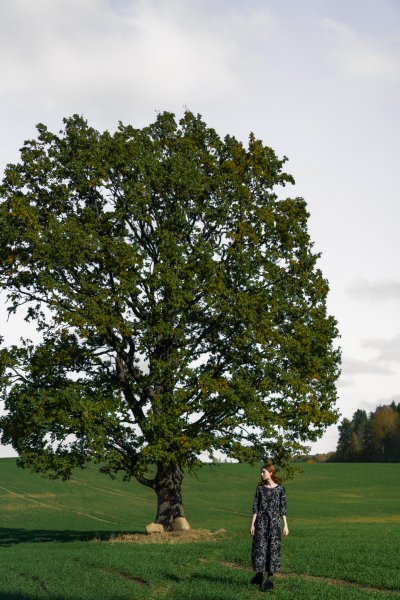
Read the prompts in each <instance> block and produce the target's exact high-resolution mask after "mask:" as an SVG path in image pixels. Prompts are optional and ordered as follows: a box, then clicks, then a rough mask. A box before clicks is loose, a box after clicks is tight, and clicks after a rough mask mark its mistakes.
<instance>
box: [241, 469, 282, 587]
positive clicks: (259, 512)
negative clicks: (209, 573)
mask: <svg viewBox="0 0 400 600" xmlns="http://www.w3.org/2000/svg"><path fill="white" fill-rule="evenodd" d="M281 517H282V520H283V535H285V536H286V535H288V534H289V529H288V524H287V519H286V496H285V488H284V487H283V486H282V485H281V484H280V481H279V479H278V476H277V474H276V471H275V467H274V465H272V464H269V465H264V466H263V467H262V469H261V482H260V483H259V484H258V486H257V489H256V495H255V498H254V503H253V519H252V521H251V527H250V533H251V535H252V536H253V547H252V553H251V558H252V563H253V569H254V571H255V572H256V574H255V576H254V577H253V579H252V580H251V582H252V583H255V584H259V585H260V586H261V589H262V590H263V592H265V591H267V590H269V589H272V588H273V587H274V584H273V582H272V575H273V574H274V573H276V572H277V571H279V569H280V566H281ZM264 571H265V572H266V574H267V579H266V580H265V581H263V572H264Z"/></svg>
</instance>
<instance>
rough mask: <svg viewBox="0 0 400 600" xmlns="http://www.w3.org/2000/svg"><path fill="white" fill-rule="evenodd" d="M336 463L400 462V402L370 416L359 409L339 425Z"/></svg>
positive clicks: (334, 459)
mask: <svg viewBox="0 0 400 600" xmlns="http://www.w3.org/2000/svg"><path fill="white" fill-rule="evenodd" d="M328 460H330V461H336V462H400V402H399V403H398V404H396V403H395V402H394V401H393V402H392V403H391V404H390V405H383V406H378V407H377V408H376V409H375V411H372V412H370V413H369V414H367V413H366V411H365V410H361V409H358V410H356V412H355V413H354V414H353V417H352V419H351V420H350V419H343V420H342V422H341V424H340V425H339V440H338V444H337V448H336V453H335V454H334V456H332V457H330V458H329V459H328Z"/></svg>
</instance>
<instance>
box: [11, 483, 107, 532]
mask: <svg viewBox="0 0 400 600" xmlns="http://www.w3.org/2000/svg"><path fill="white" fill-rule="evenodd" d="M1 483H4V482H1ZM0 490H4V491H5V492H7V493H8V494H11V495H12V496H15V497H16V498H19V499H20V500H24V501H25V502H33V503H34V504H38V505H39V506H42V507H44V508H51V509H52V510H59V511H62V512H71V513H73V514H74V515H78V516H81V517H88V518H89V519H94V520H95V521H102V522H103V523H111V524H112V525H118V522H117V521H110V520H109V519H102V518H101V517H96V516H95V515H91V514H89V513H85V512H82V511H78V510H75V509H73V508H69V507H68V506H65V505H64V504H61V503H60V502H56V501H55V500H47V501H43V500H35V498H34V497H33V494H29V493H28V492H15V491H13V490H10V489H9V488H7V487H4V486H3V485H0Z"/></svg>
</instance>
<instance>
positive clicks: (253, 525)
mask: <svg viewBox="0 0 400 600" xmlns="http://www.w3.org/2000/svg"><path fill="white" fill-rule="evenodd" d="M256 519H257V513H254V514H253V518H252V520H251V526H250V533H251V535H254V534H255V532H256Z"/></svg>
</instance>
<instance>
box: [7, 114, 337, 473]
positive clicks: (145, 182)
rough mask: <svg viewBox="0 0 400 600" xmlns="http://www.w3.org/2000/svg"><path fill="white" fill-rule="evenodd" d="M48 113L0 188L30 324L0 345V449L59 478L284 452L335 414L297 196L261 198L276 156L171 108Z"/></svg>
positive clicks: (315, 281)
mask: <svg viewBox="0 0 400 600" xmlns="http://www.w3.org/2000/svg"><path fill="white" fill-rule="evenodd" d="M64 125H65V127H64V129H63V131H61V132H60V134H59V135H56V134H54V133H51V132H50V131H48V129H47V128H46V127H45V126H44V125H39V126H38V137H37V139H34V140H30V141H27V142H25V144H24V146H23V148H22V151H21V161H20V162H19V163H18V164H15V165H8V167H7V169H6V173H5V178H4V181H3V184H2V186H1V189H0V192H1V197H2V202H1V205H0V285H1V287H2V288H3V290H5V291H6V293H7V296H8V299H9V306H10V310H11V312H13V311H17V310H23V309H24V308H25V311H26V319H27V320H28V321H33V322H35V323H36V324H37V328H38V330H39V332H40V333H41V336H42V340H41V341H40V342H39V343H35V344H34V343H32V342H30V341H27V340H25V341H23V342H21V344H20V345H19V346H13V347H12V348H8V349H3V350H2V353H1V362H0V364H1V373H2V382H3V387H4V389H6V392H7V397H6V401H5V405H6V410H7V413H6V416H4V417H2V418H1V420H0V427H1V429H2V441H3V443H12V444H13V446H14V448H15V449H16V450H17V451H18V453H19V456H20V458H19V464H20V465H22V466H24V467H29V468H32V469H35V470H37V471H40V472H43V473H46V474H48V475H50V476H54V477H62V478H68V477H70V475H71V469H72V468H73V467H75V466H80V467H83V466H85V465H86V464H87V463H88V461H93V460H94V461H96V462H98V463H101V465H102V469H103V471H105V472H107V473H109V474H111V475H112V474H114V473H116V472H118V471H123V472H124V473H125V475H126V477H127V478H130V477H132V476H134V477H137V478H138V479H139V480H140V481H142V482H144V483H149V482H150V480H149V479H145V476H146V474H147V471H148V469H149V468H150V467H151V465H154V464H156V465H158V466H159V465H165V464H168V465H177V466H178V467H179V468H182V467H185V466H188V467H189V468H194V467H195V466H196V465H198V464H199V461H198V456H199V454H200V453H201V452H204V451H205V452H215V451H217V450H219V451H223V452H224V453H226V455H228V456H230V457H233V458H237V459H239V460H240V461H248V462H254V461H257V460H259V459H263V460H267V459H271V458H272V459H274V460H276V462H277V463H279V464H282V465H283V464H285V463H287V461H288V458H289V457H290V455H291V454H293V453H296V452H300V451H301V449H302V448H303V444H304V443H305V442H307V440H315V439H317V438H318V437H319V436H320V435H321V434H322V433H323V431H324V430H325V428H326V427H327V426H328V425H330V424H331V423H333V422H335V421H336V419H337V413H336V411H335V409H334V403H335V400H336V391H335V381H336V378H337V376H338V364H339V352H338V350H336V349H335V348H334V345H333V344H334V340H335V338H336V336H337V330H336V323H335V320H334V319H333V318H332V317H331V316H328V315H327V313H326V296H327V292H328V284H327V281H326V280H325V279H324V278H323V276H322V273H321V272H320V270H319V269H318V268H317V266H316V262H317V259H318V255H317V254H315V253H313V251H312V243H311V241H310V238H309V235H308V232H307V218H308V213H307V210H306V204H305V202H304V200H303V199H301V198H294V199H291V198H286V199H282V200H280V199H278V197H277V191H276V190H279V187H282V186H285V185H286V184H287V183H292V182H293V179H292V177H291V176H290V175H288V174H286V173H285V172H284V171H283V164H284V162H285V160H286V159H284V160H280V159H278V158H277V157H276V155H275V153H274V152H273V150H272V149H271V148H269V147H267V146H264V145H263V144H262V143H261V142H260V141H259V140H257V139H256V138H255V137H254V136H253V135H250V138H249V144H248V147H247V148H246V147H244V146H243V144H242V143H240V142H239V141H238V140H236V139H235V138H234V137H231V136H227V137H225V138H224V139H221V138H220V137H219V136H218V135H217V133H216V132H215V131H214V130H213V129H210V128H208V127H207V126H206V125H205V123H204V122H203V121H202V120H201V118H200V117H199V116H195V115H193V114H192V113H190V112H186V113H185V115H184V117H183V118H182V119H181V120H180V121H179V122H176V120H175V118H174V116H173V115H172V114H170V113H162V114H160V115H159V116H158V117H157V119H156V121H155V122H154V123H153V124H151V125H149V126H148V127H144V128H143V129H135V128H133V127H131V126H124V125H122V124H120V126H119V128H118V130H117V131H116V132H115V133H114V134H110V133H109V132H107V131H106V132H104V133H99V132H97V131H95V130H94V129H93V128H91V127H89V126H88V124H87V123H86V121H85V120H84V119H83V118H81V117H79V116H74V117H72V118H69V119H66V120H65V121H64ZM151 482H152V484H154V480H151Z"/></svg>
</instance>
